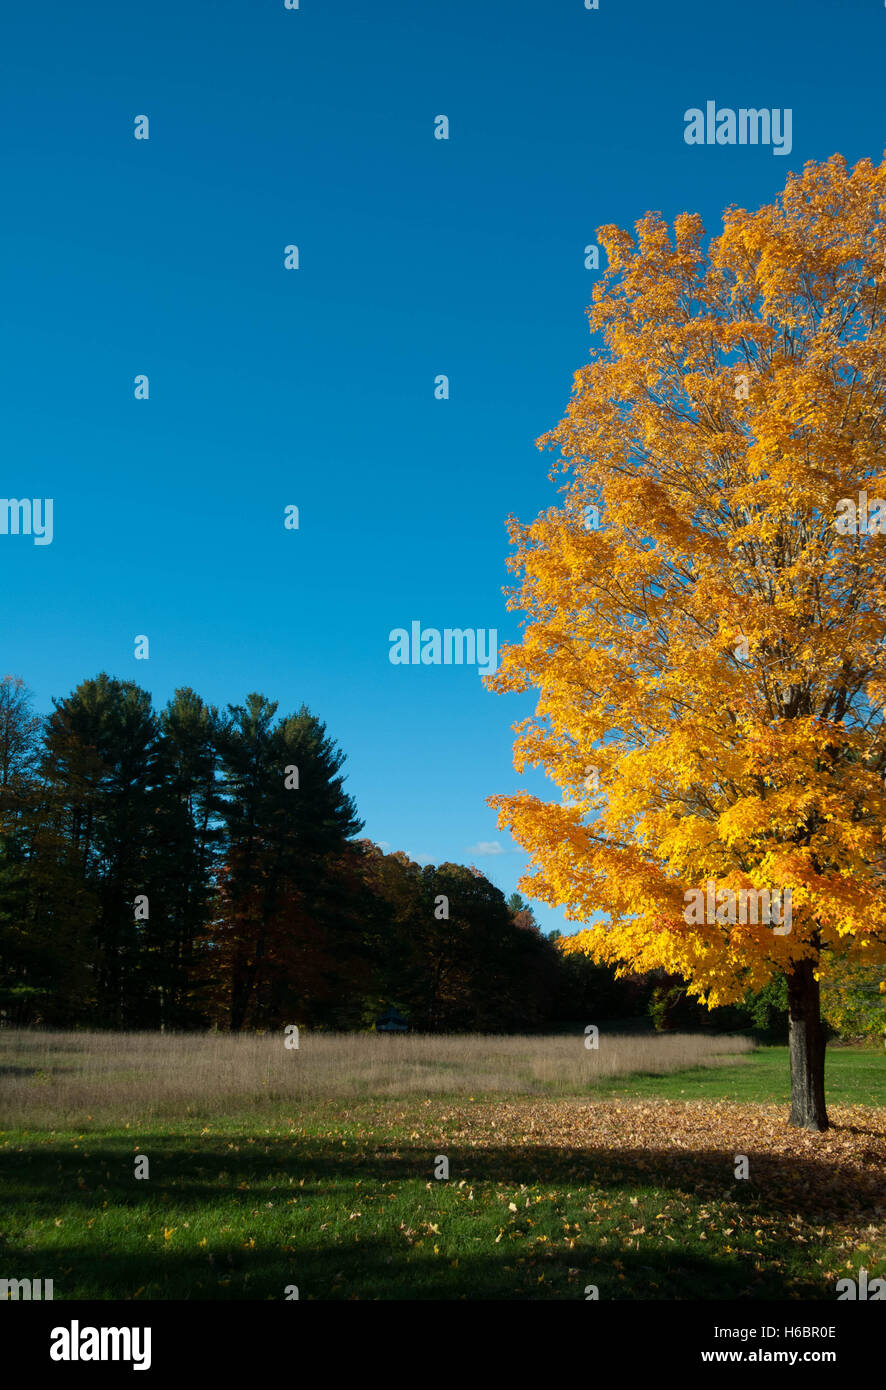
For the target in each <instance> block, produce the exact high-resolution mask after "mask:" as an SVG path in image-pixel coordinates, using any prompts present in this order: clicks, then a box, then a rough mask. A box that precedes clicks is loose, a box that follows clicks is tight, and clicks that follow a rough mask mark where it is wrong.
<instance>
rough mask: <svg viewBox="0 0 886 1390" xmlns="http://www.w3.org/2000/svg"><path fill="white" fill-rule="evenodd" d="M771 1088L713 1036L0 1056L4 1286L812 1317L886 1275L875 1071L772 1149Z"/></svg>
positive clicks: (880, 1082) (846, 1083)
mask: <svg viewBox="0 0 886 1390" xmlns="http://www.w3.org/2000/svg"><path fill="white" fill-rule="evenodd" d="M787 1067H788V1064H787V1051H786V1049H784V1048H766V1049H753V1048H752V1045H751V1044H750V1043H749V1042H748V1041H747V1040H746V1039H728V1038H727V1039H723V1038H715V1037H690V1038H686V1037H684V1038H677V1037H666V1036H665V1037H657V1036H653V1037H643V1038H639V1039H638V1038H631V1037H628V1036H625V1037H623V1038H619V1039H615V1038H609V1039H607V1037H606V1036H605V1034H604V1036H602V1037H601V1039H600V1047H599V1049H598V1050H597V1052H596V1053H595V1052H594V1051H593V1050H590V1051H588V1050H586V1049H585V1048H584V1046H583V1038H582V1037H581V1036H578V1037H575V1038H570V1037H563V1036H560V1037H557V1038H517V1039H515V1038H502V1039H493V1038H482V1039H477V1038H474V1039H470V1038H435V1039H425V1038H411V1037H410V1038H379V1037H374V1036H362V1035H358V1036H353V1035H352V1036H349V1037H347V1038H344V1037H343V1038H340V1039H336V1038H331V1037H328V1036H327V1037H317V1036H315V1037H311V1036H303V1038H302V1040H301V1046H300V1048H299V1049H298V1051H297V1052H296V1051H293V1052H287V1051H286V1050H285V1049H284V1048H283V1047H282V1040H281V1039H280V1038H279V1037H275V1038H243V1039H230V1038H227V1037H224V1036H215V1035H211V1036H209V1037H201V1038H188V1039H182V1038H175V1037H168V1036H167V1037H160V1036H158V1035H141V1036H139V1035H129V1036H127V1037H123V1038H121V1037H109V1036H107V1035H87V1034H65V1035H62V1034H28V1033H16V1032H13V1031H11V1030H2V1031H0V1117H2V1118H0V1125H2V1130H0V1278H26V1277H34V1278H52V1279H53V1280H54V1285H55V1298H56V1300H64V1299H68V1298H133V1299H139V1300H142V1299H151V1298H196V1299H242V1298H250V1299H251V1298H258V1299H267V1298H272V1299H282V1298H283V1297H285V1290H286V1289H287V1287H289V1286H292V1285H295V1286H297V1287H298V1290H299V1296H300V1297H301V1298H303V1299H305V1298H307V1299H311V1298H315V1299H330V1298H332V1299H336V1298H344V1299H361V1300H362V1299H374V1298H383V1299H388V1298H405V1299H408V1298H441V1299H465V1298H467V1299H475V1298H480V1299H483V1298H504V1299H510V1298H533V1299H535V1298H541V1299H545V1298H554V1299H558V1298H561V1299H562V1298H567V1299H570V1298H573V1299H575V1298H584V1297H585V1296H586V1293H585V1290H586V1288H587V1287H588V1286H596V1288H597V1289H598V1290H599V1296H600V1298H619V1299H644V1298H659V1299H673V1298H762V1299H766V1298H780V1297H796V1298H813V1299H834V1298H835V1297H836V1292H835V1283H836V1280H837V1279H838V1278H842V1277H845V1276H856V1275H857V1271H858V1269H859V1267H860V1266H864V1267H865V1268H866V1269H867V1270H868V1272H869V1275H870V1276H871V1278H873V1277H875V1276H878V1275H884V1274H886V1213H884V1206H886V1193H884V1187H886V1183H884V1172H886V1164H884V1159H886V1060H884V1056H883V1054H882V1053H881V1052H880V1051H879V1050H876V1049H870V1050H865V1049H850V1048H842V1049H841V1048H835V1049H831V1050H830V1052H829V1059H828V1094H829V1104H830V1108H831V1118H832V1121H833V1123H834V1127H833V1128H832V1129H831V1130H830V1131H829V1132H828V1133H826V1134H824V1135H812V1134H806V1133H803V1132H797V1131H794V1130H791V1129H790V1128H789V1127H788V1126H787V1125H786V1123H785V1121H786V1118H787V1104H786V1103H787V1080H788V1070H787ZM13 1126H14V1128H13ZM736 1155H746V1156H747V1159H748V1162H749V1176H748V1178H747V1179H737V1178H736V1176H735V1166H736ZM139 1156H146V1157H147V1158H148V1160H149V1165H150V1167H149V1177H148V1178H147V1179H143V1180H138V1179H136V1177H135V1166H136V1159H137V1158H138V1157H139ZM441 1158H445V1159H446V1160H448V1164H449V1177H448V1180H446V1179H438V1178H437V1177H435V1170H436V1171H440V1169H441V1166H442V1165H441V1163H440V1159H441Z"/></svg>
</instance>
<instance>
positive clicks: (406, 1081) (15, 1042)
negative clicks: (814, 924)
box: [0, 1025, 754, 1129]
mask: <svg viewBox="0 0 886 1390" xmlns="http://www.w3.org/2000/svg"><path fill="white" fill-rule="evenodd" d="M299 1041H300V1046H299V1048H298V1049H297V1050H296V1049H292V1050H289V1049H287V1048H286V1047H284V1045H283V1034H282V1032H280V1033H275V1034H272V1035H271V1034H266V1035H263V1036H256V1035H254V1034H243V1035H240V1036H233V1037H232V1036H230V1035H229V1034H224V1033H208V1034H194V1033H188V1034H169V1033H167V1034H160V1033H123V1034H121V1033H47V1032H32V1031H28V1030H17V1029H0V1129H2V1128H10V1127H12V1126H21V1127H25V1128H32V1127H33V1128H65V1127H68V1126H71V1125H78V1124H80V1123H83V1122H85V1121H86V1120H87V1119H89V1120H90V1121H92V1122H93V1123H102V1122H106V1123H109V1124H110V1123H115V1122H116V1121H118V1120H120V1119H128V1120H132V1119H134V1118H139V1119H148V1118H151V1117H159V1116H176V1115H185V1114H187V1113H190V1114H191V1115H196V1116H201V1115H206V1116H212V1115H220V1114H229V1115H230V1114H234V1113H239V1114H242V1113H243V1112H244V1111H248V1110H249V1109H250V1107H253V1106H258V1107H259V1108H261V1109H262V1110H264V1109H265V1108H266V1105H267V1102H269V1101H273V1102H280V1103H287V1102H296V1103H297V1102H298V1101H300V1100H314V1099H317V1098H324V1097H325V1098H329V1099H334V1100H339V1099H340V1100H348V1099H352V1100H357V1099H361V1098H366V1097H372V1096H404V1097H405V1096H407V1095H416V1094H418V1095H425V1096H430V1095H443V1094H446V1095H472V1096H479V1095H489V1094H492V1093H497V1094H499V1095H501V1094H510V1095H582V1094H585V1095H586V1094H587V1093H588V1092H589V1091H591V1090H593V1087H594V1083H595V1082H596V1081H599V1080H600V1079H601V1078H604V1077H616V1076H628V1075H629V1074H631V1073H636V1072H653V1073H657V1074H662V1075H663V1074H664V1073H666V1072H671V1071H677V1070H679V1069H680V1068H682V1067H687V1066H717V1065H720V1064H722V1063H724V1062H734V1061H736V1060H737V1059H738V1057H740V1056H741V1055H742V1054H744V1053H747V1052H749V1051H751V1050H752V1049H753V1046H754V1044H753V1043H752V1042H751V1041H750V1040H749V1039H748V1038H742V1037H704V1036H701V1037H700V1036H697V1035H689V1034H666V1035H662V1036H659V1035H655V1034H650V1035H645V1034H644V1035H634V1036H631V1035H625V1034H616V1033H613V1034H610V1035H608V1036H607V1034H606V1031H605V1025H604V1026H603V1028H602V1030H601V1035H600V1039H599V1047H598V1048H596V1049H593V1048H591V1049H588V1048H585V1046H584V1037H583V1036H582V1035H581V1034H578V1035H576V1036H563V1035H559V1036H556V1037H551V1036H548V1037H536V1036H528V1035H527V1036H520V1037H491V1036H486V1035H482V1034H470V1035H462V1036H452V1037H448V1036H447V1037H439V1036H431V1035H421V1034H409V1035H402V1034H401V1035H384V1034H375V1033H338V1034H334V1033H304V1032H303V1033H302V1034H301V1037H300V1039H299Z"/></svg>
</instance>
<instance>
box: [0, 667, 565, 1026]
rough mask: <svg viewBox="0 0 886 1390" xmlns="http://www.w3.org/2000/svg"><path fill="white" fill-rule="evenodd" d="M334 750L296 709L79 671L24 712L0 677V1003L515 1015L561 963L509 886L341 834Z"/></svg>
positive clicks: (94, 1019)
mask: <svg viewBox="0 0 886 1390" xmlns="http://www.w3.org/2000/svg"><path fill="white" fill-rule="evenodd" d="M343 762H344V755H343V753H342V752H341V751H340V750H339V749H338V748H337V747H336V745H335V744H334V743H333V741H332V740H331V739H330V737H329V736H328V734H327V732H326V728H325V725H324V724H323V723H322V722H321V721H320V720H319V719H318V718H316V717H315V716H314V715H313V714H312V713H311V712H310V710H308V709H307V708H306V707H305V706H302V707H301V708H300V709H298V710H297V711H295V712H294V713H291V714H285V715H284V714H280V713H279V711H278V704H277V702H275V701H273V700H270V699H268V698H267V697H266V696H264V695H261V694H252V695H249V696H248V697H247V699H246V700H245V701H244V703H243V704H239V705H229V706H228V707H227V708H226V709H225V710H224V711H220V710H219V709H217V708H215V707H214V706H212V705H209V704H207V703H206V702H205V701H204V700H203V699H201V697H200V696H199V695H198V694H196V693H195V692H194V691H193V690H191V689H189V688H182V689H180V690H177V691H176V692H175V694H174V695H173V697H172V699H171V700H170V701H169V702H168V704H167V705H166V706H165V708H163V709H161V710H156V709H155V708H154V707H153V704H152V700H151V696H150V695H149V694H148V692H147V691H145V690H142V689H141V688H140V687H139V686H138V685H136V684H135V683H133V682H132V681H127V680H118V679H115V678H113V677H111V676H109V675H107V674H105V673H102V674H100V675H98V676H97V677H95V679H91V680H85V681H83V682H82V683H81V684H80V685H78V686H77V688H76V689H75V690H74V691H73V692H72V693H71V694H70V695H69V696H67V697H66V698H64V699H56V700H54V701H53V710H52V713H51V714H49V715H48V716H47V717H45V718H43V717H39V716H38V715H36V714H35V713H34V711H33V703H32V698H31V695H30V693H29V691H28V690H27V688H26V686H25V685H24V682H23V681H22V680H21V678H19V677H12V676H7V677H5V678H4V680H3V681H2V682H0V1016H2V1018H3V1019H4V1020H5V1021H6V1022H12V1023H16V1024H34V1023H37V1024H44V1025H48V1026H58V1027H68V1026H81V1025H89V1026H92V1027H102V1028H148V1029H152V1028H169V1029H188V1028H203V1027H207V1026H212V1025H214V1026H218V1027H224V1028H230V1029H231V1030H234V1031H238V1030H240V1029H243V1028H267V1027H272V1026H278V1025H280V1024H284V1023H287V1022H297V1023H303V1024H306V1025H311V1026H315V1027H328V1028H341V1029H349V1028H359V1027H365V1026H368V1025H371V1024H372V1022H373V1021H374V1020H375V1018H376V1017H377V1015H378V1014H379V1012H381V1011H383V1010H384V1008H385V1007H387V1006H389V1005H393V1006H394V1007H396V1008H398V1009H400V1010H401V1011H403V1012H404V1014H405V1015H406V1016H407V1018H408V1019H409V1022H410V1024H411V1026H412V1027H414V1028H417V1029H421V1030H427V1031H438V1030H460V1029H470V1030H482V1031H497V1030H514V1029H516V1030H523V1029H529V1028H532V1027H535V1026H538V1025H539V1024H540V1023H542V1022H543V1021H544V1020H546V1019H548V1018H550V1017H551V1016H552V1014H554V1013H556V1011H557V1010H558V1009H559V1008H566V1009H567V1011H568V1007H569V1005H568V1002H567V1000H566V999H565V998H564V997H563V990H564V987H567V986H568V982H569V980H570V979H571V975H572V973H574V972H573V970H572V967H565V966H564V965H563V964H562V962H561V959H560V956H559V953H558V951H557V950H556V949H555V947H554V945H553V943H552V942H551V941H549V940H548V939H547V938H546V937H544V936H543V935H542V933H541V932H540V931H539V929H538V926H537V924H536V923H535V921H534V918H533V917H532V914H531V912H530V911H529V910H528V909H527V907H526V904H525V903H523V901H522V899H520V897H519V896H518V895H512V898H511V900H510V901H509V902H506V901H505V898H504V896H503V894H502V893H501V892H500V890H499V889H498V888H496V887H495V886H494V885H493V884H491V883H490V882H489V881H488V880H487V879H486V878H485V877H484V876H483V875H482V874H481V873H480V872H479V871H478V870H477V869H476V868H474V867H473V866H465V865H461V864H451V863H447V864H442V865H440V866H433V865H425V866H420V865H418V864H416V863H414V862H412V861H411V860H410V859H409V858H408V857H407V856H406V855H405V854H402V853H393V854H386V853H384V852H383V851H382V850H381V849H380V848H379V847H378V846H377V845H375V844H374V843H372V842H371V841H369V840H366V839H360V838H357V837H358V833H359V831H360V830H361V829H362V822H361V821H360V820H359V818H358V815H357V811H356V807H355V804H354V801H353V799H352V797H351V796H349V795H348V794H347V792H346V791H345V789H344V784H343V777H342V772H341V769H342V765H343Z"/></svg>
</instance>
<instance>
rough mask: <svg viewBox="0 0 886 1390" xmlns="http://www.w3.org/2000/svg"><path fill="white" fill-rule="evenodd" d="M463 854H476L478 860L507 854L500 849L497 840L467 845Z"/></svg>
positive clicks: (504, 850)
mask: <svg viewBox="0 0 886 1390" xmlns="http://www.w3.org/2000/svg"><path fill="white" fill-rule="evenodd" d="M465 854H476V855H477V856H478V858H484V857H485V856H486V855H490V854H507V850H506V849H502V847H501V845H500V844H499V843H498V840H480V841H479V843H478V844H476V845H469V846H468V848H467V849H466V850H465Z"/></svg>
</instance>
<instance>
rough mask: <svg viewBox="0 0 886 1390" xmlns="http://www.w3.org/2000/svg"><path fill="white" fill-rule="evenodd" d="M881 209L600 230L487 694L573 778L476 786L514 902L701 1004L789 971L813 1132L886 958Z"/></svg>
mask: <svg viewBox="0 0 886 1390" xmlns="http://www.w3.org/2000/svg"><path fill="white" fill-rule="evenodd" d="M884 209H886V164H880V165H879V166H875V165H873V164H872V163H871V162H870V161H867V160H863V161H861V162H860V163H859V164H857V165H856V166H855V167H854V168H853V169H848V168H847V165H846V162H845V160H843V159H842V158H841V157H840V156H834V157H832V158H831V159H829V160H827V161H826V162H824V163H821V164H817V165H816V164H809V165H807V166H806V168H805V169H804V171H803V173H802V174H801V175H792V176H791V177H790V178H789V179H788V182H787V185H786V187H785V189H784V191H783V192H782V193H781V194H780V195H779V197H778V198H777V200H776V201H775V202H774V203H773V204H772V205H770V206H766V207H763V208H761V209H760V210H759V211H757V212H747V211H745V210H744V209H741V208H734V207H733V208H730V209H728V210H727V212H726V213H725V214H724V217H723V230H722V234H721V235H720V236H719V237H717V238H716V239H714V240H712V241H711V242H710V244H709V245H707V246H706V245H705V233H704V228H703V227H702V224H701V221H700V219H699V217H698V216H697V215H694V214H689V213H685V214H683V215H681V216H679V217H678V218H677V219H676V221H675V223H674V226H673V229H672V230H671V229H670V228H669V227H668V225H667V224H666V223H665V222H664V221H663V220H662V218H661V217H660V216H659V215H658V214H652V213H650V214H648V215H647V216H646V217H644V218H643V219H642V220H641V221H639V222H638V223H637V224H636V236H635V237H634V236H631V235H630V234H629V233H628V232H627V231H624V230H620V229H619V228H617V227H614V226H607V227H603V228H600V229H599V231H598V237H599V239H600V240H601V242H602V243H603V245H604V246H605V248H606V251H607V256H608V269H607V271H606V273H605V275H604V276H603V277H602V278H601V281H600V283H599V284H598V286H597V287H596V289H595V292H594V302H593V305H592V306H591V308H590V309H589V310H588V316H589V320H590V326H591V331H592V334H595V335H598V336H597V339H596V344H595V351H594V354H593V356H592V361H591V363H590V365H588V366H586V367H584V368H582V369H581V370H579V371H578V372H577V373H576V374H575V379H574V388H573V394H572V399H571V401H570V403H569V406H568V409H567V413H566V415H565V418H564V419H563V420H562V421H561V423H560V424H559V425H558V426H557V427H556V428H555V429H554V430H553V431H551V432H550V433H549V434H546V435H545V436H543V437H542V439H541V440H539V445H540V447H542V448H545V447H548V448H552V449H554V450H556V451H558V454H559V458H558V460H557V463H556V464H555V466H554V469H553V472H552V477H556V476H558V474H559V473H561V472H562V473H563V474H565V475H566V481H565V483H564V484H563V487H562V493H563V504H562V506H560V507H552V508H551V509H549V510H547V511H545V512H544V513H543V514H542V515H541V516H539V517H538V519H537V520H536V521H535V522H533V523H531V524H529V525H523V524H520V523H518V522H517V521H515V520H514V519H513V518H511V520H510V523H509V524H510V532H511V539H512V541H513V542H514V544H515V546H516V552H515V554H514V555H513V556H512V557H511V560H510V562H509V563H510V565H511V568H512V569H513V570H515V571H517V572H519V573H520V574H521V575H522V580H521V584H520V587H519V588H517V589H515V590H512V591H510V597H509V606H510V607H511V608H514V609H519V610H522V611H523V612H524V613H525V614H526V618H525V621H524V632H523V636H522V640H521V641H520V642H519V643H514V644H511V645H510V646H509V647H507V648H506V649H505V651H504V652H503V655H502V660H501V665H500V667H499V669H498V671H497V672H496V673H495V674H494V675H492V676H490V677H488V678H487V679H488V681H489V684H490V685H491V686H492V687H493V688H494V689H496V690H499V691H524V690H530V689H534V690H536V691H537V692H538V703H537V707H536V714H535V716H534V717H533V718H531V719H527V720H526V721H524V722H523V723H522V724H519V725H517V726H515V732H516V735H517V738H516V743H515V749H514V759H515V766H516V767H517V770H518V771H522V770H523V768H524V767H525V766H526V765H527V764H532V765H537V766H541V767H542V768H543V769H544V770H545V771H546V773H547V775H548V777H549V778H550V779H551V781H552V782H553V783H554V784H555V785H556V787H558V788H559V789H560V798H559V799H557V800H552V799H547V800H545V799H543V798H542V797H539V796H535V795H530V794H529V793H528V792H521V793H519V794H516V795H510V796H495V797H492V798H490V804H492V805H493V806H495V807H496V808H497V810H498V814H499V823H500V825H501V826H502V827H507V828H509V829H510V831H511V833H512V834H513V835H514V837H515V839H516V840H517V841H518V842H519V843H520V844H521V845H522V846H523V847H524V848H525V849H526V850H527V852H528V853H529V855H530V859H531V870H530V872H529V873H527V875H526V876H525V877H524V878H523V880H522V882H521V885H520V886H521V887H522V888H524V890H526V891H528V892H531V893H532V895H533V896H535V897H537V898H540V899H542V900H544V901H546V902H548V903H549V904H551V905H553V906H563V907H565V909H566V915H567V917H568V918H570V919H571V920H575V921H580V922H584V923H588V922H589V919H592V918H594V917H596V916H598V915H601V920H599V921H597V922H591V924H590V925H586V927H585V929H584V930H581V931H579V932H577V933H576V934H575V935H574V936H572V937H571V938H570V939H569V942H568V948H569V949H572V950H576V951H583V952H586V953H587V954H589V955H591V956H592V957H594V958H595V959H596V960H598V961H608V962H612V963H615V964H616V965H617V966H618V967H619V970H620V973H626V972H627V971H629V970H633V971H647V970H651V969H657V968H663V969H665V970H667V971H670V972H673V973H676V974H679V975H681V976H682V977H683V978H684V979H686V980H687V981H688V982H689V990H690V993H693V994H695V995H696V996H698V997H699V998H700V999H701V1000H702V1001H703V1002H705V1003H707V1004H709V1005H710V1006H712V1007H713V1006H715V1005H717V1004H722V1003H728V1002H731V1001H734V1000H736V999H738V998H740V997H741V996H742V995H743V994H744V992H745V991H746V990H748V989H754V990H756V989H759V988H761V987H762V986H763V985H764V984H766V983H767V982H768V981H769V980H770V979H771V978H772V977H773V976H775V975H777V974H779V973H781V974H784V975H785V976H786V977H787V983H788V999H789V1015H790V1028H791V1040H790V1054H791V1116H790V1120H791V1123H792V1124H795V1125H801V1126H804V1127H805V1128H807V1129H813V1130H822V1129H825V1128H827V1125H828V1118H827V1111H826V1106H825V1090H824V1061H825V1044H824V1031H823V1026H822V1022H821V1008H820V981H821V979H822V978H823V977H825V976H826V975H827V973H828V970H829V968H830V966H831V963H833V962H836V961H839V960H840V959H843V958H847V957H849V958H857V959H865V960H872V959H877V958H882V957H883V953H884V943H886V901H884V892H883V890H884V864H886V858H884V837H883V821H884V814H886V789H884V769H886V738H884V725H883V703H884V695H886V644H884V636H886V604H884V578H886V572H884V539H883V536H882V534H881V531H882V530H886V503H884V504H883V509H882V515H881V514H880V513H879V509H878V507H877V499H879V498H886V454H884V389H886V340H884V316H886V243H884V219H883V213H884ZM865 494H867V496H866V497H865ZM742 890H743V891H742ZM765 893H771V894H773V898H772V899H771V900H770V904H769V907H770V909H771V910H767V903H766V898H765V896H764V895H765ZM776 895H781V896H780V897H779V896H776ZM776 903H778V904H780V912H779V913H776V911H775V906H774V904H776ZM691 904H694V906H690V905H691ZM755 905H759V908H760V911H759V912H757V911H756V910H755ZM759 918H762V919H763V920H754V919H759Z"/></svg>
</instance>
